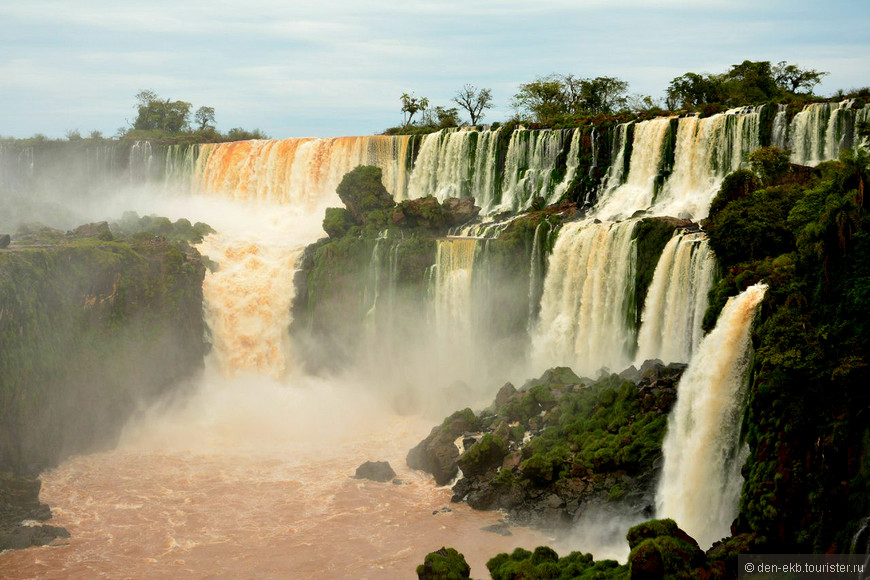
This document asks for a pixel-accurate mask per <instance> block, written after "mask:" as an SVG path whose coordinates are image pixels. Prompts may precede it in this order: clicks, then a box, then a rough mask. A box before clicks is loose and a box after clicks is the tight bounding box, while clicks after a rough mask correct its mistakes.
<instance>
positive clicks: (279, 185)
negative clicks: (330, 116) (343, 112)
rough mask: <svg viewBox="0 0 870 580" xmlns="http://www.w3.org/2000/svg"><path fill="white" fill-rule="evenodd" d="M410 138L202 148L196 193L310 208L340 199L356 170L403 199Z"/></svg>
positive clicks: (238, 143) (292, 141) (272, 142)
mask: <svg viewBox="0 0 870 580" xmlns="http://www.w3.org/2000/svg"><path fill="white" fill-rule="evenodd" d="M408 142H409V138H408V137H386V136H373V137H337V138H331V139H283V140H279V141H276V140H268V141H236V142H232V143H218V144H206V145H202V146H201V148H200V153H199V156H198V158H197V160H196V169H195V170H196V178H195V183H196V185H197V188H198V189H199V190H200V191H202V192H204V193H209V194H218V195H222V196H224V197H229V198H232V199H238V200H260V201H271V202H277V203H283V204H292V205H297V206H302V207H314V206H317V205H319V204H322V203H324V202H327V201H330V200H332V199H334V200H335V203H337V202H338V198H337V196H336V194H335V189H336V187H338V184H339V183H340V182H341V179H342V177H344V175H345V174H346V173H348V172H349V171H350V170H352V169H354V168H355V167H357V166H359V165H375V166H377V167H380V168H381V170H382V171H383V177H382V180H383V183H384V187H386V188H387V191H389V192H390V193H391V194H392V195H393V196H394V197H396V198H398V199H402V198H404V197H405V191H406V188H407V181H408V173H407V165H408V159H407V156H408V155H409V147H408Z"/></svg>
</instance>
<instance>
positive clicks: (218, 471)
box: [0, 373, 551, 579]
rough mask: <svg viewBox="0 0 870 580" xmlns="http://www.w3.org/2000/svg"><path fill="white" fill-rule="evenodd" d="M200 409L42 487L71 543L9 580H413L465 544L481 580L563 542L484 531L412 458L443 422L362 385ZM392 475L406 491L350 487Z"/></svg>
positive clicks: (232, 385)
mask: <svg viewBox="0 0 870 580" xmlns="http://www.w3.org/2000/svg"><path fill="white" fill-rule="evenodd" d="M209 374H210V373H207V378H206V380H205V381H204V383H203V385H201V386H200V387H199V389H198V391H197V392H196V393H195V394H194V396H193V397H191V398H189V399H187V400H185V401H183V402H181V403H180V404H175V405H168V406H166V408H163V409H160V410H158V411H152V412H150V413H148V414H146V415H144V416H142V417H141V418H140V419H139V420H138V421H134V422H133V424H131V426H130V427H129V428H128V429H126V430H125V433H124V435H123V437H122V441H121V443H120V445H119V446H118V447H117V448H116V449H115V450H112V451H108V452H105V453H96V454H91V455H82V456H77V457H73V458H71V459H69V460H67V461H66V462H64V463H63V464H61V465H60V466H59V467H58V468H56V469H54V470H51V471H49V472H47V473H45V474H44V475H43V478H42V479H43V489H42V494H41V499H42V500H43V501H44V502H47V503H48V504H49V505H51V506H52V511H53V514H54V518H53V519H52V520H51V522H50V523H52V524H54V525H60V526H64V527H66V528H67V529H68V530H69V531H70V533H71V534H72V538H71V539H69V540H67V541H65V543H63V544H61V545H55V546H45V547H40V548H30V549H27V550H22V551H16V552H7V553H5V554H2V555H0V576H2V577H4V578H113V579H114V578H244V577H249V578H250V577H256V578H297V579H305V578H310V579H332V578H335V579H340V578H348V579H349V578H355V579H362V578H372V579H374V578H378V579H384V578H387V579H389V578H413V577H415V568H416V566H417V565H419V564H421V563H422V562H423V559H424V557H425V555H426V554H427V553H428V552H431V551H434V550H437V549H438V548H440V547H442V546H452V547H455V548H456V549H458V550H459V551H460V552H462V553H463V554H464V555H465V557H466V559H467V560H468V562H469V564H470V565H471V566H472V573H473V575H474V576H475V577H486V576H487V571H486V568H485V563H486V561H487V559H489V558H490V557H492V556H494V555H495V554H497V553H498V552H503V551H512V550H513V549H514V548H515V547H517V546H524V547H526V548H532V547H534V546H537V545H540V544H543V543H550V541H551V540H549V539H548V538H546V537H544V536H543V535H541V534H540V533H537V532H533V531H531V530H528V529H524V528H511V530H512V535H511V536H509V537H505V536H501V535H498V534H495V533H492V532H487V531H482V530H481V528H483V527H485V526H489V525H493V524H496V523H498V522H499V521H500V519H501V516H500V515H499V514H498V513H495V512H477V511H474V510H472V509H470V508H469V507H468V506H467V505H465V504H451V503H450V496H451V491H450V490H449V489H448V488H439V487H436V486H435V484H434V482H433V480H432V478H431V477H430V476H428V475H426V474H424V473H421V472H415V471H412V470H410V469H409V468H408V467H407V466H406V465H405V461H404V459H405V455H406V454H407V451H408V449H409V448H410V447H412V446H413V445H415V444H416V443H417V442H418V441H419V440H420V439H422V438H423V437H425V435H426V434H427V433H428V431H429V429H430V428H431V427H432V422H431V420H425V419H422V418H419V417H400V416H397V415H394V414H391V413H390V412H388V411H383V410H381V409H379V408H378V404H377V403H376V402H373V401H372V400H371V399H372V398H371V397H367V396H364V395H362V394H361V393H360V391H359V390H354V389H353V387H352V386H351V385H336V384H334V383H326V382H316V381H313V380H310V379H309V380H307V381H302V383H303V384H301V385H295V386H288V385H287V384H282V383H278V382H275V381H272V380H270V379H265V378H263V377H261V376H254V375H242V376H239V377H237V378H235V379H232V380H225V379H222V378H221V377H219V376H218V375H217V373H213V374H211V377H210V378H209V377H208V375H209ZM367 460H372V461H376V460H383V461H389V462H390V464H391V465H392V466H393V468H394V469H395V471H396V472H397V477H398V478H399V479H400V480H401V484H395V483H376V482H371V481H364V480H357V479H353V478H351V476H352V475H353V474H354V472H355V469H356V467H357V466H358V465H359V464H361V463H362V462H364V461H367Z"/></svg>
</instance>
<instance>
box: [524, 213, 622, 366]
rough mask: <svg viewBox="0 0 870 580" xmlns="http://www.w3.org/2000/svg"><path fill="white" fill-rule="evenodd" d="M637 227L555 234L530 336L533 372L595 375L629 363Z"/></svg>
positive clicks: (578, 227)
mask: <svg viewBox="0 0 870 580" xmlns="http://www.w3.org/2000/svg"><path fill="white" fill-rule="evenodd" d="M636 223H637V222H636V221H626V222H620V223H593V222H574V223H569V224H566V225H565V226H563V227H562V229H561V231H560V232H559V237H558V238H557V239H556V244H555V246H554V248H553V253H552V255H551V256H550V260H549V263H548V269H547V275H546V278H545V280H544V290H543V295H542V296H541V312H540V316H539V319H538V324H537V326H536V327H535V329H534V330H533V332H532V362H533V364H535V366H536V367H539V368H547V367H552V366H558V365H563V366H564V365H567V366H571V367H572V368H573V369H574V370H575V371H577V372H579V373H581V374H586V375H593V374H594V373H595V372H596V371H598V370H599V369H600V368H601V367H608V368H610V369H620V370H621V369H622V368H624V367H626V366H628V364H629V363H630V362H631V357H632V354H633V347H634V329H633V328H632V327H631V326H632V325H631V322H630V320H633V318H634V316H635V313H634V312H629V311H628V310H629V305H630V304H631V300H630V298H631V292H633V287H634V273H635V261H636V255H637V254H636V252H637V251H636V248H635V244H634V241H633V240H632V235H633V233H634V227H635V225H636Z"/></svg>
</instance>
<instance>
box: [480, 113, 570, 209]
mask: <svg viewBox="0 0 870 580" xmlns="http://www.w3.org/2000/svg"><path fill="white" fill-rule="evenodd" d="M575 132H576V130H575ZM567 133H569V131H560V130H553V129H542V130H538V131H530V130H527V129H517V130H516V131H514V132H513V133H512V134H511V139H510V143H509V145H508V151H507V159H506V161H505V169H504V183H503V184H502V193H501V203H500V204H499V205H498V206H497V207H495V208H494V210H493V211H496V212H498V211H519V210H522V209H526V208H528V207H529V205H531V203H532V199H533V198H534V197H536V196H540V197H542V198H544V199H545V200H546V199H550V198H551V197H552V194H553V189H554V188H555V187H556V185H558V184H557V183H554V182H553V179H552V173H553V170H554V169H555V164H556V160H557V158H558V157H559V154H560V153H561V152H562V147H563V146H564V142H565V137H566V135H567Z"/></svg>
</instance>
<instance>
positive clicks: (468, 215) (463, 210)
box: [441, 197, 480, 227]
mask: <svg viewBox="0 0 870 580" xmlns="http://www.w3.org/2000/svg"><path fill="white" fill-rule="evenodd" d="M441 205H442V206H443V208H444V212H445V213H446V214H447V215H446V218H445V221H446V223H447V227H456V226H459V225H462V224H464V223H466V222H469V221H471V220H473V219H474V218H476V217H477V215H478V214H479V213H480V208H479V207H478V206H476V205H474V198H471V197H448V198H447V199H445V200H444V201H443V202H442V204H441Z"/></svg>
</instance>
